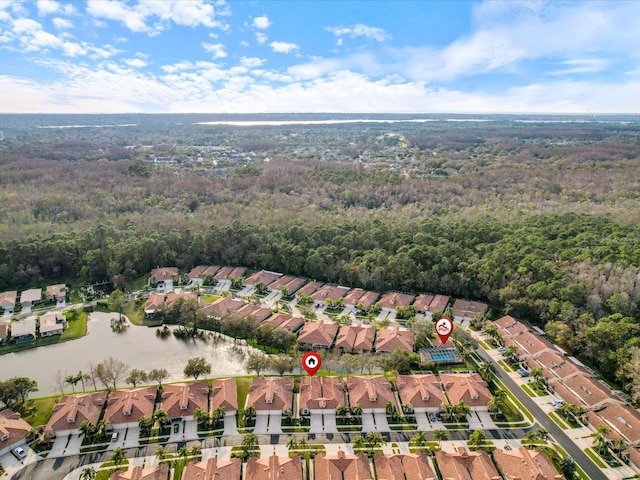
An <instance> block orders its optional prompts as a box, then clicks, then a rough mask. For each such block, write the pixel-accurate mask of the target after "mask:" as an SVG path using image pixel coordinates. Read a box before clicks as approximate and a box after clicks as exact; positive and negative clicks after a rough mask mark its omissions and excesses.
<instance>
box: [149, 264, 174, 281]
mask: <svg viewBox="0 0 640 480" xmlns="http://www.w3.org/2000/svg"><path fill="white" fill-rule="evenodd" d="M176 275H178V267H160V268H154V269H153V270H151V277H153V278H155V279H156V281H161V280H171V279H172V278H173V277H175V276H176Z"/></svg>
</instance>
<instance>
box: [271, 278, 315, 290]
mask: <svg viewBox="0 0 640 480" xmlns="http://www.w3.org/2000/svg"><path fill="white" fill-rule="evenodd" d="M305 283H307V280H306V279H305V278H302V277H293V276H291V275H284V276H282V277H280V278H279V279H277V280H276V281H275V282H273V283H272V284H271V285H269V289H270V290H272V291H274V292H275V291H280V290H281V289H282V288H284V289H285V290H286V291H287V295H293V294H294V293H296V292H297V291H298V290H299V289H300V288H301V287H302V286H303V285H304V284H305Z"/></svg>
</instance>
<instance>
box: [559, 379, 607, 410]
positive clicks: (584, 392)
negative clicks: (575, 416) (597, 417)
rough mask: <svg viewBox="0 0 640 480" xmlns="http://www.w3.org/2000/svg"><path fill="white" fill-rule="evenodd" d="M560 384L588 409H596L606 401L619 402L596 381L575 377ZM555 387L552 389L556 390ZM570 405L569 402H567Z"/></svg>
mask: <svg viewBox="0 0 640 480" xmlns="http://www.w3.org/2000/svg"><path fill="white" fill-rule="evenodd" d="M560 383H562V384H563V385H564V386H565V387H566V388H567V389H569V390H570V391H571V393H572V394H573V395H574V396H576V397H577V398H579V399H580V400H581V402H582V403H583V404H584V405H586V406H588V407H592V408H593V407H597V406H600V405H602V404H603V403H605V402H607V401H612V402H620V400H618V399H617V398H615V397H614V396H613V394H612V393H611V390H609V389H608V388H607V387H605V386H604V385H603V384H602V383H600V381H598V379H596V378H591V377H584V376H582V375H575V376H573V377H570V378H565V379H564V380H562V381H561V382H560ZM556 385H557V384H554V385H553V388H554V389H556ZM569 403H570V402H569Z"/></svg>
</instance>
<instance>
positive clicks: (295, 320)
mask: <svg viewBox="0 0 640 480" xmlns="http://www.w3.org/2000/svg"><path fill="white" fill-rule="evenodd" d="M265 323H272V324H274V325H276V326H278V327H280V328H284V329H285V330H289V331H290V332H296V331H297V330H298V329H300V327H302V326H303V325H304V318H302V317H294V316H293V315H291V314H290V313H276V314H275V315H272V316H270V317H269V318H267V319H266V320H265Z"/></svg>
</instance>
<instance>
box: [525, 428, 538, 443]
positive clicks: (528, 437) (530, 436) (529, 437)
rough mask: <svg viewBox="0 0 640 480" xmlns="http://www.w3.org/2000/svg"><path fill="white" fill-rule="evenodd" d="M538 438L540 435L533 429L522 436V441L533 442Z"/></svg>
mask: <svg viewBox="0 0 640 480" xmlns="http://www.w3.org/2000/svg"><path fill="white" fill-rule="evenodd" d="M537 438H538V437H537V435H536V432H534V431H533V430H529V431H528V432H527V433H525V434H524V437H522V443H533V442H535V441H536V439H537Z"/></svg>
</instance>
